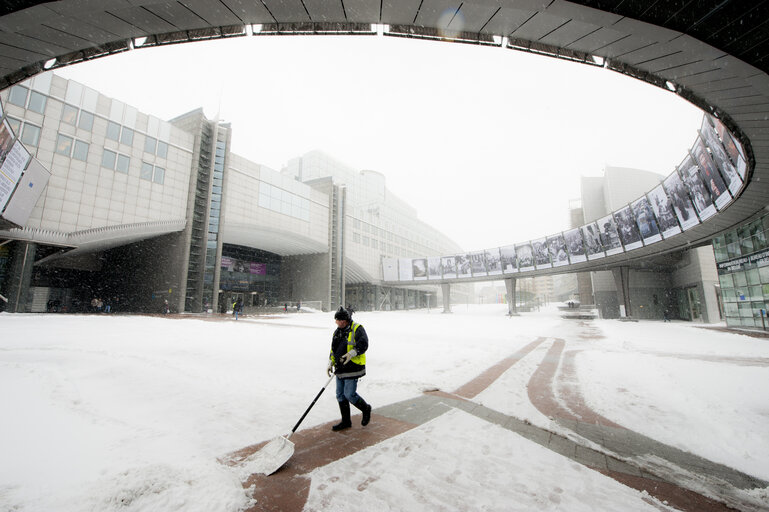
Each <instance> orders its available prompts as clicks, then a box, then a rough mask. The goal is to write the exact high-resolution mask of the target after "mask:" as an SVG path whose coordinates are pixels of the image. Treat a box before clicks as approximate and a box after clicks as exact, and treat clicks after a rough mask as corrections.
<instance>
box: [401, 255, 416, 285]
mask: <svg viewBox="0 0 769 512" xmlns="http://www.w3.org/2000/svg"><path fill="white" fill-rule="evenodd" d="M398 278H399V279H398V280H399V281H413V280H414V269H413V267H412V266H411V258H398Z"/></svg>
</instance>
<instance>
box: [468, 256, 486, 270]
mask: <svg viewBox="0 0 769 512" xmlns="http://www.w3.org/2000/svg"><path fill="white" fill-rule="evenodd" d="M483 256H484V255H483V252H480V251H479V252H471V253H470V262H471V268H472V269H473V275H474V276H485V275H486V262H485V261H484V257H483Z"/></svg>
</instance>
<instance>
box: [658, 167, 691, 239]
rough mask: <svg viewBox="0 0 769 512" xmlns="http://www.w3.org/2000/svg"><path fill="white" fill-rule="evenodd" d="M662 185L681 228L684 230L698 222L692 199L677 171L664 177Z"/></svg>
mask: <svg viewBox="0 0 769 512" xmlns="http://www.w3.org/2000/svg"><path fill="white" fill-rule="evenodd" d="M662 185H663V187H664V188H665V191H666V192H667V193H668V196H669V197H670V201H671V202H672V203H673V210H674V211H675V212H676V217H678V222H679V223H680V224H681V228H682V229H683V230H684V231H686V230H687V229H689V228H691V227H693V226H696V225H697V224H699V223H700V219H699V218H697V213H696V211H695V209H694V205H693V204H692V200H691V198H690V197H689V192H688V191H687V190H686V185H684V182H683V181H682V180H681V176H680V175H679V174H678V172H677V171H676V172H673V173H672V174H671V175H670V176H668V177H667V178H665V181H663V182H662Z"/></svg>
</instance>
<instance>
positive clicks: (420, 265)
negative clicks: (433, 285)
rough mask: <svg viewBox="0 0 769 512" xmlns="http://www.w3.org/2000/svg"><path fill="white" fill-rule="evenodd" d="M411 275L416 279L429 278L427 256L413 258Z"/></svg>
mask: <svg viewBox="0 0 769 512" xmlns="http://www.w3.org/2000/svg"><path fill="white" fill-rule="evenodd" d="M411 268H412V271H411V275H412V277H413V279H414V281H424V280H426V279H427V258H412V260H411Z"/></svg>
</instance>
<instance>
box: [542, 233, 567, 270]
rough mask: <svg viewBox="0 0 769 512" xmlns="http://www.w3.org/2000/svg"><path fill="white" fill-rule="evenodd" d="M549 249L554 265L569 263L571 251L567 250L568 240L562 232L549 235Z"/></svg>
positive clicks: (559, 265)
mask: <svg viewBox="0 0 769 512" xmlns="http://www.w3.org/2000/svg"><path fill="white" fill-rule="evenodd" d="M547 251H548V252H549V253H550V261H551V262H552V263H553V266H554V267H561V266H563V265H568V264H569V253H568V252H566V240H565V239H564V238H563V235H562V234H560V233H559V234H557V235H553V236H549V237H547Z"/></svg>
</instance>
